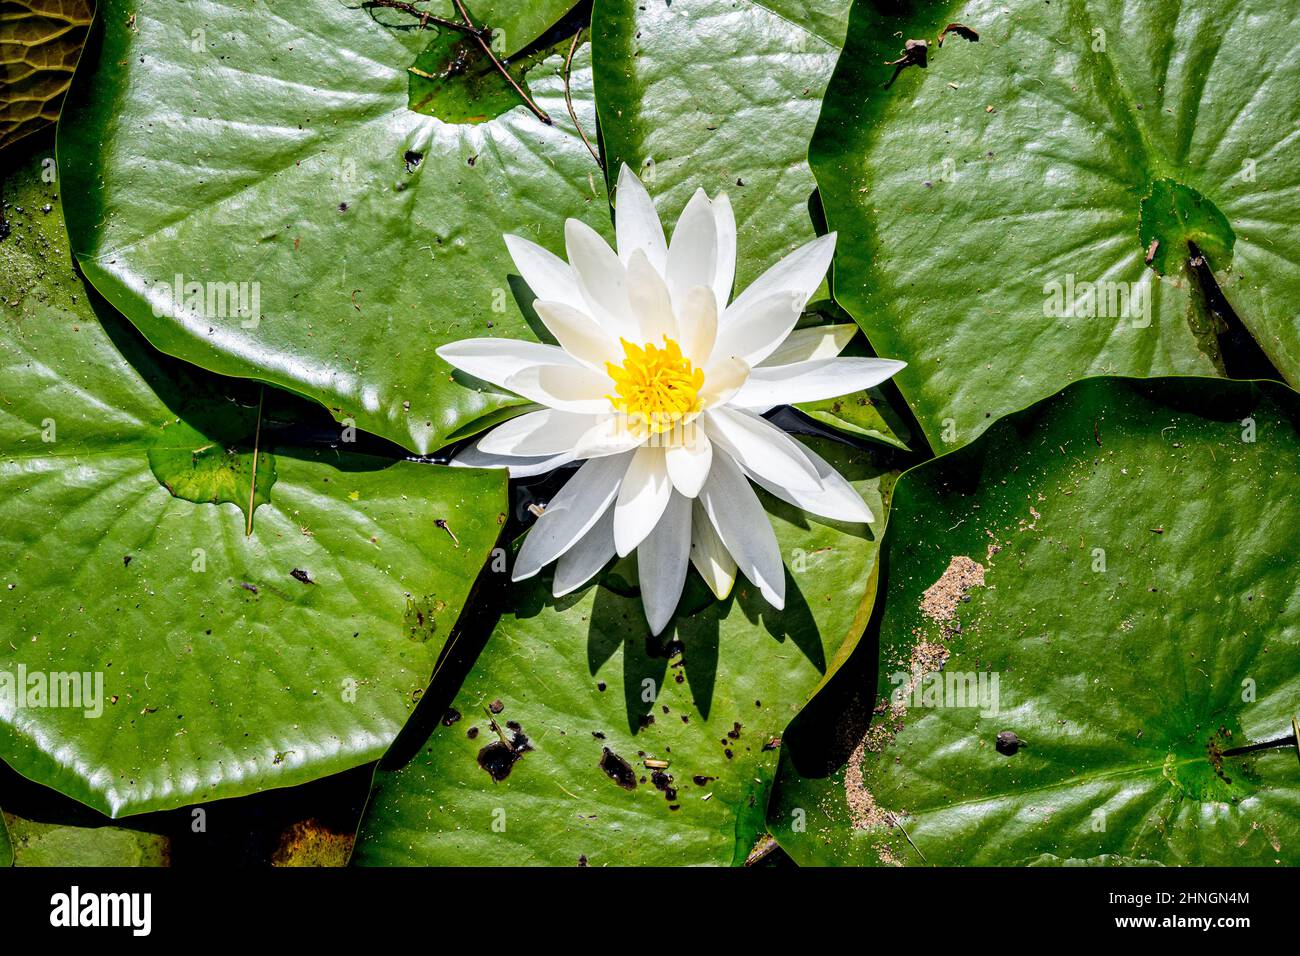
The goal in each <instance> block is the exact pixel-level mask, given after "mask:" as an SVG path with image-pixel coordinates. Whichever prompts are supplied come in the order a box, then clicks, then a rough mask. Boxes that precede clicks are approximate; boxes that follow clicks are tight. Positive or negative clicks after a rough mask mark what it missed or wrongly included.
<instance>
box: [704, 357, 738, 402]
mask: <svg viewBox="0 0 1300 956" xmlns="http://www.w3.org/2000/svg"><path fill="white" fill-rule="evenodd" d="M747 378H749V366H748V365H747V364H745V362H744V361H742V360H741V359H738V358H729V359H723V360H722V361H715V362H713V363H711V364H710V365H709V366H708V367H707V368H706V369H705V370H704V387H703V388H702V389H700V405H701V407H703V408H706V409H708V408H713V407H714V406H717V405H725V404H726V403H727V402H729V401H730V400H731V398H732V396H733V395H735V394H736V393H737V392H738V391H740V388H741V386H742V385H744V384H745V380H746V379H747Z"/></svg>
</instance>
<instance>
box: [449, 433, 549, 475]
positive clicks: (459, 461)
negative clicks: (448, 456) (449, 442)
mask: <svg viewBox="0 0 1300 956" xmlns="http://www.w3.org/2000/svg"><path fill="white" fill-rule="evenodd" d="M573 460H574V456H573V455H571V454H563V455H548V456H546V457H544V458H516V457H514V456H513V455H489V454H488V453H487V452H484V451H480V450H479V447H478V443H477V442H475V443H474V444H472V445H466V446H465V447H464V448H462V449H461V450H460V451H458V452H457V453H456V457H454V458H453V459H452V460H451V462H450V464H451V465H452V466H454V467H456V468H505V469H507V470H509V472H510V477H511V478H531V477H533V476H534V475H544V474H546V473H547V472H549V471H554V470H555V469H556V468H561V467H563V466H564V465H567V464H569V463H570V462H571V461H573Z"/></svg>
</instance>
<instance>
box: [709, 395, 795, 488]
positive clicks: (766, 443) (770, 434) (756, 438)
mask: <svg viewBox="0 0 1300 956" xmlns="http://www.w3.org/2000/svg"><path fill="white" fill-rule="evenodd" d="M701 417H702V418H703V419H704V431H705V432H706V433H707V434H708V436H709V437H710V438H711V439H713V441H714V443H715V444H717V445H720V446H722V449H723V450H724V451H725V452H727V453H728V454H729V455H731V457H732V458H734V459H736V461H737V462H739V463H740V464H741V465H743V466H744V467H745V468H746V469H747V470H748V471H751V472H753V473H754V474H755V475H762V476H763V477H764V478H765V479H766V480H768V481H771V482H773V483H775V484H778V485H780V486H781V487H783V488H785V487H788V488H797V489H799V490H801V491H816V490H817V489H818V488H820V487H821V478H820V477H819V476H818V474H817V469H816V468H814V467H813V465H812V462H810V461H809V460H808V456H807V455H805V454H804V453H803V451H802V449H801V448H800V447H799V446H798V445H797V444H795V442H794V439H792V438H791V437H790V436H789V435H787V434H786V433H785V432H783V431H782V430H781V429H779V428H777V427H776V426H775V425H773V424H772V423H771V422H769V421H768V420H767V419H765V418H759V417H758V416H757V415H755V414H753V413H751V412H747V411H743V410H741V409H737V408H728V407H726V406H723V407H721V408H714V409H711V410H710V411H708V412H705V413H704V415H702V416H701ZM717 459H718V456H717V455H716V454H715V455H714V463H715V465H716V462H717Z"/></svg>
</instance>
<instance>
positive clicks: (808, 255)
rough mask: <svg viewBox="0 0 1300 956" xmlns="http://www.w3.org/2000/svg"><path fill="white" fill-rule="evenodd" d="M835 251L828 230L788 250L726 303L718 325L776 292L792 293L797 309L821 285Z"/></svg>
mask: <svg viewBox="0 0 1300 956" xmlns="http://www.w3.org/2000/svg"><path fill="white" fill-rule="evenodd" d="M834 254H835V233H833V232H832V233H828V234H826V235H824V236H820V237H818V238H816V239H814V240H813V241H812V242H809V243H806V244H804V245H802V246H800V247H799V248H798V249H796V250H795V251H794V252H792V253H790V254H789V255H788V256H786V257H785V258H784V259H782V260H781V261H780V262H778V263H777V264H776V265H774V266H772V268H770V269H768V270H767V271H766V272H764V273H763V274H762V275H761V276H759V277H758V278H757V279H755V280H754V281H753V282H752V283H750V285H749V288H747V289H746V290H745V291H744V292H742V293H741V294H740V295H738V296H736V301H735V302H733V303H731V305H729V306H727V311H726V312H725V313H723V316H722V325H723V327H724V328H725V327H726V326H727V325H728V324H730V323H731V322H733V321H735V320H737V319H739V318H740V317H741V316H743V315H744V314H745V312H746V311H748V310H749V309H750V308H751V307H753V306H754V305H756V304H757V303H759V302H761V301H762V300H764V299H767V298H770V297H771V296H773V295H776V294H778V293H785V294H786V295H788V296H792V297H793V298H794V300H795V301H796V302H798V304H799V309H800V311H802V310H803V307H804V306H805V305H807V304H808V300H809V299H810V298H812V294H813V293H814V292H816V291H817V287H818V286H819V285H821V281H822V277H823V276H825V275H826V270H827V268H829V267H830V264H831V256H833V255H834Z"/></svg>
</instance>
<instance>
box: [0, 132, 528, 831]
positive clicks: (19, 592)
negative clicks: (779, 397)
mask: <svg viewBox="0 0 1300 956" xmlns="http://www.w3.org/2000/svg"><path fill="white" fill-rule="evenodd" d="M39 159H40V157H36V159H35V160H34V161H33V162H32V163H30V164H29V165H28V166H27V167H26V168H25V169H24V170H22V171H21V172H20V173H19V175H18V176H16V177H14V178H12V179H11V180H10V183H12V185H13V188H14V193H12V194H13V195H15V196H16V201H15V209H16V208H19V207H21V208H22V209H23V210H24V212H23V213H22V214H21V215H20V214H17V213H15V212H11V216H12V217H13V218H12V221H11V226H12V230H13V231H12V234H11V235H10V236H9V237H8V238H7V239H6V240H5V241H4V242H3V243H0V260H2V263H0V264H2V266H3V268H2V269H0V276H2V277H3V278H2V279H0V300H3V305H2V307H0V316H2V317H3V326H4V335H3V336H0V369H3V374H2V375H0V383H2V384H0V497H3V499H4V501H5V502H6V518H5V521H4V523H3V526H0V724H3V725H4V727H3V733H0V756H2V757H3V758H4V760H5V761H6V762H8V763H9V764H10V765H11V766H13V767H14V768H15V769H16V770H18V771H19V772H20V773H22V774H23V775H24V776H26V777H28V778H31V779H33V780H36V781H38V782H40V783H43V784H45V785H47V786H50V787H53V788H54V789H56V790H59V791H61V792H63V793H65V794H68V795H69V796H72V797H74V798H76V799H77V800H80V801H82V802H84V803H87V804H89V805H91V806H93V807H95V808H97V809H100V810H102V811H104V812H106V813H109V814H111V815H114V816H117V815H123V814H129V813H138V812H142V811H145V810H155V809H162V808H167V807H173V806H179V805H183V804H187V803H194V802H199V801H202V800H209V799H215V798H219V797H227V796H233V795H237V794H243V793H250V792H254V791H257V790H263V789H266V788H269V787H279V786H287V785H290V784H295V783H301V782H303V781H306V780H311V779H314V778H316V777H320V776H323V775H325V774H329V773H334V772H336V771H339V770H343V769H346V768H348V767H352V766H356V765H358V764H361V763H364V762H366V761H368V760H373V759H375V758H376V757H378V756H379V755H380V754H381V753H382V752H383V751H384V749H385V748H386V747H387V746H388V744H389V743H390V741H391V740H392V738H393V737H394V736H395V735H396V733H397V730H398V729H399V728H400V727H401V725H402V723H403V722H404V720H405V719H406V717H407V715H408V714H409V713H410V711H411V710H412V709H413V707H414V703H415V700H416V699H417V698H418V696H419V694H420V693H421V692H422V691H423V689H424V688H425V686H426V685H427V683H428V679H429V675H430V673H431V671H432V669H433V663H434V660H435V659H436V657H437V655H438V652H439V650H440V649H441V647H442V646H443V644H444V642H445V641H446V638H447V636H448V633H449V631H450V629H451V626H452V624H453V623H454V622H455V620H456V617H457V615H458V613H459V611H460V608H461V606H462V605H463V604H464V602H465V600H466V597H467V595H468V592H469V590H470V586H471V584H472V582H473V581H474V579H475V577H476V575H477V574H478V572H479V569H480V568H481V567H482V565H483V563H484V561H485V559H486V556H487V553H488V549H489V548H490V547H491V546H492V544H493V542H494V541H495V539H496V537H497V535H498V533H499V523H498V522H499V518H500V514H499V512H500V511H501V510H503V509H504V506H505V478H504V475H502V474H500V473H496V472H478V471H471V470H468V469H450V468H444V467H440V466H433V465H422V464H416V463H412V462H406V461H395V460H394V459H393V458H391V457H389V458H385V457H379V456H377V455H375V454H372V453H369V452H365V451H360V450H353V449H352V448H350V447H349V446H348V445H347V444H346V443H334V444H332V445H331V444H327V443H325V442H319V441H312V442H307V443H304V442H303V441H302V440H301V439H300V436H303V435H306V436H308V437H310V436H311V435H313V434H317V433H318V432H313V431H312V429H311V427H310V422H309V421H308V422H302V421H296V420H295V419H294V418H292V417H290V416H287V415H285V416H283V417H281V418H278V419H277V418H273V417H272V412H274V414H275V415H276V416H280V415H282V413H283V412H284V411H285V410H288V409H294V408H295V406H302V405H305V404H306V403H301V402H296V401H286V400H285V399H284V398H283V397H282V396H275V395H270V396H268V398H267V401H266V403H265V404H266V408H267V416H266V418H265V420H263V421H262V425H261V430H260V446H259V445H258V442H259V435H258V433H257V431H256V407H257V402H258V398H257V387H256V386H253V387H251V388H247V387H245V388H242V389H241V388H237V387H235V386H237V385H240V384H243V385H247V384H248V383H231V382H224V381H221V380H219V379H217V378H216V377H215V376H211V375H208V374H205V373H201V372H199V371H197V370H193V369H189V368H187V367H184V366H181V365H180V363H177V362H174V361H172V360H167V359H165V358H164V357H162V356H159V355H158V354H157V353H156V352H154V351H153V350H152V349H150V348H149V347H148V346H147V345H146V344H145V343H144V342H143V341H141V339H140V337H139V336H138V334H137V333H136V332H135V331H134V330H133V329H131V327H130V326H129V325H127V324H126V323H125V322H124V321H123V320H122V319H121V318H120V317H118V316H116V315H114V314H112V313H111V311H110V310H108V309H107V308H106V307H104V308H102V309H101V312H102V316H103V324H101V321H100V320H99V319H98V318H97V317H96V314H95V312H93V311H92V309H91V307H90V302H89V300H88V297H87V291H86V289H85V288H84V287H83V285H82V284H81V283H80V282H79V281H78V280H77V278H76V277H75V275H74V274H73V271H72V265H71V261H70V256H69V252H68V247H67V241H66V237H65V236H64V233H63V229H62V224H61V219H60V216H59V215H58V213H57V205H55V204H54V203H53V198H54V197H53V191H54V188H55V187H54V186H53V185H46V184H43V183H41V182H40V181H39V178H38V176H39V169H40V165H39ZM45 206H49V207H50V210H51V211H50V212H48V213H44V212H42V211H41V210H42V208H43V207H45ZM101 305H102V303H101ZM296 410H297V412H298V414H301V413H302V409H300V408H298V409H296ZM308 410H309V411H318V410H315V409H311V408H309V409H308ZM320 417H323V416H320ZM304 429H305V431H304ZM326 435H327V436H330V437H332V435H333V429H332V428H331V429H329V430H328V431H327V432H326ZM199 438H203V439H205V442H204V444H205V445H206V444H214V445H215V446H216V447H217V448H220V449H230V448H235V449H238V451H237V452H235V453H233V454H235V457H236V459H237V460H239V461H241V462H242V461H243V460H244V459H243V457H242V456H244V455H247V456H248V458H249V459H251V456H252V454H253V451H252V449H253V448H254V447H258V454H259V455H260V456H261V460H262V461H264V462H267V463H269V461H270V460H271V458H272V456H273V458H274V462H275V466H274V472H275V482H274V485H272V486H270V487H269V489H268V491H267V494H268V495H269V499H268V500H266V501H265V502H264V503H261V504H260V507H258V508H257V511H256V513H255V515H254V519H255V520H254V521H253V526H252V533H251V535H246V530H247V519H246V515H245V514H244V513H243V512H242V511H241V507H240V506H239V505H238V504H234V503H229V502H226V503H210V502H208V503H197V502H198V499H201V498H203V497H204V496H203V495H191V496H190V498H191V499H194V500H185V499H184V498H182V497H177V496H175V495H174V494H173V493H169V491H168V489H167V487H165V485H164V484H163V481H162V480H160V476H159V475H158V474H155V469H154V468H153V467H151V459H154V460H155V461H156V458H157V456H158V454H159V453H160V450H161V451H162V452H164V453H165V455H164V457H165V458H166V459H167V461H168V462H169V463H170V465H175V464H176V463H177V462H178V461H179V462H181V463H182V464H183V463H184V462H185V461H186V456H194V455H196V454H198V453H196V452H195V451H194V449H195V448H196V447H201V446H196V444H195V443H196V441H197V440H198V439H199ZM222 453H223V454H231V453H230V452H228V451H223V452H222ZM268 467H269V465H268ZM251 470H252V469H251V461H250V467H249V471H250V473H251ZM266 470H268V469H267V468H262V469H259V475H260V474H262V473H264V472H265V471H266ZM250 477H251V475H250ZM261 486H262V484H261V479H260V478H259V487H261ZM243 488H244V489H247V488H248V485H247V484H245V485H244V486H243ZM178 490H179V488H178V487H177V486H175V485H174V486H173V489H172V491H173V492H175V491H178ZM217 497H218V498H219V499H221V498H222V496H221V495H218V496H217ZM439 519H442V520H446V521H447V522H448V523H449V526H450V527H451V528H452V529H454V531H455V534H456V536H457V538H458V539H459V544H458V545H457V544H456V543H455V542H454V541H453V540H452V538H451V536H450V535H449V534H447V533H446V532H445V531H443V530H441V529H439V528H438V527H436V526H435V521H437V520H439ZM65 674H68V675H86V676H84V677H80V678H77V679H76V680H75V682H73V683H68V682H65V681H63V679H62V678H61V677H59V676H58V675H65ZM69 680H71V678H70V679H69ZM56 686H58V687H59V688H60V690H59V694H58V700H59V701H60V702H61V703H63V704H64V706H60V707H54V706H51V705H52V704H53V703H55V700H56V694H55V692H54V688H55V687H56ZM39 687H44V688H45V693H44V694H43V696H41V697H38V696H36V691H35V688H39ZM69 702H72V703H74V704H79V705H80V706H67V704H68V703H69Z"/></svg>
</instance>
